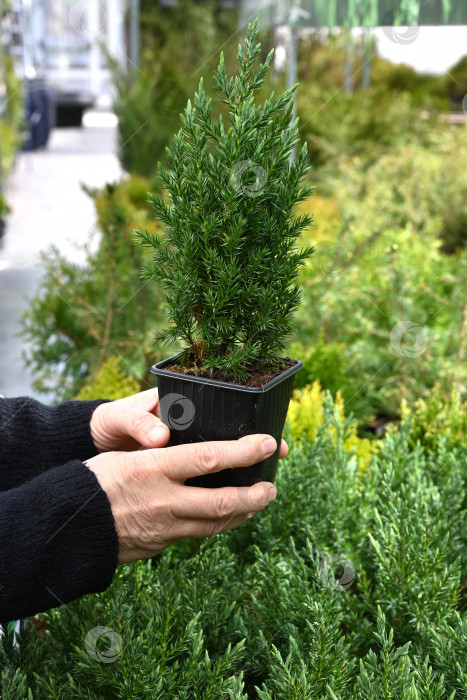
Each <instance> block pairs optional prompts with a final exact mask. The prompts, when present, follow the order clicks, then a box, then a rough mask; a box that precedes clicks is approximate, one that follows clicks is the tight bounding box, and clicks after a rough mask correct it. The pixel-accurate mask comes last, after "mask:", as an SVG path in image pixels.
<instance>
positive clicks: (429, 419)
mask: <svg viewBox="0 0 467 700" xmlns="http://www.w3.org/2000/svg"><path fill="white" fill-rule="evenodd" d="M409 416H410V417H411V420H412V435H413V440H414V441H416V440H420V442H421V443H422V444H424V445H429V446H430V447H433V446H434V445H436V444H437V442H438V441H439V440H443V439H445V438H446V437H447V438H448V439H449V441H453V442H455V443H457V444H462V443H465V436H466V435H467V405H466V404H465V402H464V403H463V402H462V401H461V398H460V391H459V390H457V389H456V388H455V387H453V388H452V389H451V393H450V394H449V395H447V396H446V394H445V393H444V392H442V391H441V389H440V387H439V386H438V385H436V386H435V387H434V388H433V390H432V391H431V392H430V394H429V395H428V396H427V397H426V399H419V400H418V401H416V402H415V404H414V405H413V406H412V407H410V408H409V406H408V404H407V401H404V402H403V404H402V418H403V419H406V418H408V417H409Z"/></svg>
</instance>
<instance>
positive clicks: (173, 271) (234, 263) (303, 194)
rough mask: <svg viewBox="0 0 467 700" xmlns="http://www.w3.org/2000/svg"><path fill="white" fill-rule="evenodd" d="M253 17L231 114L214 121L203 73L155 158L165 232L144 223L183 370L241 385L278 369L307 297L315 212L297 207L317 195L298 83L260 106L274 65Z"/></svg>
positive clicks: (225, 93) (218, 77) (223, 87)
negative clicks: (307, 233)
mask: <svg viewBox="0 0 467 700" xmlns="http://www.w3.org/2000/svg"><path fill="white" fill-rule="evenodd" d="M257 35H258V28H257V21H256V22H255V23H254V24H253V25H250V26H249V27H248V33H247V36H246V41H245V47H244V48H242V46H241V45H239V48H238V71H237V75H236V76H235V77H228V76H227V74H226V70H225V67H224V57H223V55H222V54H221V57H220V62H219V66H218V69H217V72H216V73H215V76H214V78H215V86H216V92H217V93H218V94H219V95H220V97H221V99H222V102H223V103H224V104H225V105H226V108H227V114H228V117H227V119H224V118H223V117H222V114H219V116H218V117H217V119H214V118H213V115H212V105H211V100H210V99H208V98H207V96H206V93H205V90H204V86H203V80H202V79H201V81H200V83H199V88H198V91H197V92H196V94H195V97H194V101H193V103H192V102H191V101H189V102H188V104H187V107H186V109H185V112H184V114H183V115H181V129H180V131H179V132H178V133H177V134H176V136H175V138H174V144H173V146H172V147H170V148H169V147H168V148H167V155H168V167H167V169H165V168H162V167H161V166H160V165H159V171H160V176H161V179H162V182H163V184H164V186H165V188H166V191H167V195H168V201H166V200H165V199H163V198H162V197H160V196H156V195H150V199H151V202H152V204H153V206H154V210H155V213H156V218H158V219H159V220H160V221H162V222H163V223H164V224H165V233H164V234H163V235H162V236H158V235H152V234H149V233H148V232H147V231H144V230H139V231H137V232H136V236H137V238H138V239H139V242H141V243H143V244H144V245H147V246H149V247H151V248H152V249H153V252H154V256H153V264H152V265H151V266H150V267H149V268H148V269H146V270H145V271H144V275H145V276H146V277H150V278H151V279H154V280H156V281H157V282H158V283H159V284H160V285H161V288H162V290H163V293H164V295H165V304H166V308H167V310H168V317H169V320H170V322H171V326H169V327H168V328H167V329H164V330H163V331H162V332H160V333H159V334H158V335H157V336H156V338H155V340H156V342H159V343H171V342H174V341H177V340H181V341H183V342H184V343H185V345H186V348H185V350H184V351H183V352H182V353H181V355H180V358H179V365H180V367H181V368H183V367H184V366H185V368H186V370H187V371H190V372H193V374H197V375H198V376H203V375H204V376H210V377H218V378H228V377H231V378H233V379H234V380H236V381H238V380H242V381H245V380H247V379H248V377H249V375H251V374H252V373H254V372H255V371H257V370H259V369H264V368H265V367H268V368H271V369H274V366H276V372H277V367H279V366H282V365H281V363H280V361H279V356H280V351H281V350H282V349H283V348H284V345H285V342H286V340H287V338H288V337H289V336H290V335H291V333H292V332H293V329H294V324H293V318H292V317H293V314H294V312H295V310H296V309H297V307H298V305H299V303H300V290H299V288H298V286H297V283H296V279H297V274H298V271H299V267H300V265H301V264H302V263H303V261H304V260H305V259H306V258H307V257H308V256H310V255H311V253H312V251H313V249H312V248H309V247H308V248H305V249H302V250H299V249H297V246H296V242H297V238H298V237H299V236H300V234H301V232H302V231H303V230H304V229H305V228H306V227H308V226H309V225H310V224H311V223H312V217H311V216H310V215H305V216H297V214H296V211H297V205H298V204H299V203H300V202H301V201H302V200H304V199H306V198H307V197H308V196H309V195H310V194H311V192H312V188H311V187H309V186H302V181H303V179H304V177H305V175H306V173H307V171H308V170H309V165H308V161H307V149H306V144H304V145H303V148H302V149H301V151H300V153H299V155H298V157H297V159H296V161H295V162H294V163H292V164H290V162H289V161H290V154H291V152H292V150H293V149H294V147H295V146H296V144H297V143H298V140H299V139H298V126H297V122H298V120H296V121H294V122H292V98H293V95H294V92H295V90H296V88H297V86H296V85H295V86H294V87H292V88H291V89H290V90H287V91H286V92H284V93H283V94H282V95H281V96H279V97H277V98H276V97H275V96H274V93H272V94H271V96H270V97H269V98H268V99H267V100H266V101H265V102H264V104H262V105H256V103H255V92H256V91H257V90H258V89H259V88H260V87H261V85H262V84H263V82H264V79H265V76H266V74H267V72H268V69H269V66H270V63H271V60H272V56H273V51H271V52H270V53H269V55H268V56H267V58H266V60H265V61H264V63H260V62H259V61H258V57H259V55H260V52H261V46H260V44H258V43H256V40H257Z"/></svg>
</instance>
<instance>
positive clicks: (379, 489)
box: [2, 399, 467, 700]
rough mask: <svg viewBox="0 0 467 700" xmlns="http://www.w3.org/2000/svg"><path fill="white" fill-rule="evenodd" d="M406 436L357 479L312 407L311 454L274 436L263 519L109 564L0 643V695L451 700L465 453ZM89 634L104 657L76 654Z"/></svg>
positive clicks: (465, 677) (462, 619) (457, 658)
mask: <svg viewBox="0 0 467 700" xmlns="http://www.w3.org/2000/svg"><path fill="white" fill-rule="evenodd" d="M412 438H413V436H412V434H411V428H410V424H409V423H405V424H403V426H402V429H401V432H400V433H396V434H394V435H391V436H389V437H387V438H386V439H385V440H383V441H380V442H379V448H380V449H379V451H378V453H377V454H376V455H374V456H373V458H372V461H371V465H370V468H368V469H365V470H363V471H360V472H358V467H357V464H356V461H355V458H354V456H353V455H352V454H350V453H349V452H348V451H347V450H346V449H345V429H344V424H343V423H342V421H341V420H340V419H339V417H338V415H336V412H335V408H334V406H333V405H332V402H330V401H329V399H327V400H326V402H325V405H324V422H323V425H322V429H320V430H318V432H317V437H316V439H315V440H314V441H312V442H309V441H306V440H302V441H301V443H300V444H297V443H295V442H294V441H293V440H292V438H291V436H290V435H289V436H288V439H289V442H290V444H291V448H292V449H291V451H290V455H289V456H288V457H287V458H286V459H285V460H284V461H282V462H281V465H280V467H279V472H278V479H277V486H278V497H277V500H276V501H275V502H274V504H272V505H271V506H269V507H268V508H267V509H266V510H265V511H263V512H261V513H258V514H257V515H255V516H254V518H252V519H251V520H248V521H247V523H245V525H243V526H242V527H241V528H239V529H237V530H234V531H230V532H227V533H224V534H222V535H220V536H217V537H215V538H213V539H211V540H206V541H204V542H203V543H201V544H199V542H198V541H197V540H193V541H191V540H185V541H182V542H181V543H179V544H178V545H176V546H173V547H171V548H169V549H168V550H166V551H165V552H164V553H162V554H161V555H160V556H158V557H156V558H154V559H153V560H152V561H151V560H150V561H147V562H138V563H136V564H133V565H125V566H121V567H120V568H119V570H118V572H117V574H116V576H115V579H114V582H113V584H112V586H111V587H110V588H109V589H108V590H107V591H106V592H105V593H103V594H100V595H91V596H87V597H85V598H83V599H81V600H79V601H76V602H74V603H72V604H70V605H67V606H64V607H61V608H58V609H56V610H52V611H50V612H48V613H45V614H43V615H41V616H40V618H37V620H36V622H37V623H38V622H39V620H42V624H43V622H44V621H45V622H46V625H47V629H46V635H45V636H44V635H42V637H41V636H40V635H39V633H38V632H37V631H36V629H35V628H33V629H31V631H30V633H29V643H27V637H28V635H27V634H25V635H23V640H22V642H21V643H20V649H19V651H15V649H14V647H13V645H12V643H11V641H12V637H11V633H10V634H9V635H7V637H6V639H5V640H4V641H3V645H2V648H3V651H2V653H3V666H4V671H3V676H2V683H3V690H2V697H3V698H8V700H10V699H11V700H13V698H14V700H19V699H21V698H26V697H27V688H28V687H29V688H30V692H31V693H32V697H34V699H35V700H36V699H37V700H41V699H42V698H44V700H45V698H47V699H49V698H51V697H56V698H75V697H87V698H91V699H94V700H97V699H99V700H102V699H103V698H106V699H108V700H110V699H112V700H115V699H116V698H120V699H122V698H128V699H130V698H131V699H133V698H142V699H144V698H148V699H149V698H151V700H153V699H157V698H160V700H165V699H166V698H169V697H180V698H182V697H185V698H195V697H196V698H198V697H199V698H213V700H220V699H221V698H236V699H238V700H240V699H242V700H248V698H262V699H267V700H292V699H294V700H296V699H297V698H299V699H303V700H305V698H306V699H308V698H330V699H331V698H334V699H335V698H339V699H340V700H353V699H354V698H357V697H367V698H394V699H397V700H399V699H400V698H417V699H423V700H426V699H430V700H433V699H434V698H438V699H441V698H443V699H444V698H446V699H447V698H450V700H454V698H462V697H466V695H467V657H466V655H465V644H466V641H467V618H466V612H465V611H466V605H465V603H466V601H465V588H464V589H463V587H462V583H463V582H464V581H465V577H466V574H467V555H466V548H465V532H466V526H467V511H466V505H467V498H466V477H467V448H466V447H465V446H463V445H457V446H456V445H450V446H449V448H448V447H447V445H446V442H445V441H443V440H440V441H438V443H437V444H436V445H435V446H434V447H433V448H422V447H421V446H417V447H415V449H412V447H411V446H410V444H411V441H412ZM357 475H358V479H357ZM463 591H464V592H463ZM462 595H464V598H462ZM99 626H101V627H108V628H110V630H111V631H112V632H113V648H112V647H110V649H109V648H108V647H109V644H110V642H111V641H112V639H111V638H109V637H107V638H106V637H105V636H104V637H102V639H101V640H100V641H99V642H95V644H94V646H93V647H92V648H91V654H90V653H89V651H88V652H87V651H86V648H87V649H89V636H88V635H89V633H90V632H91V630H93V629H94V628H96V627H99ZM117 635H119V636H118V637H117ZM86 638H87V639H88V646H87V647H86V644H85V640H86ZM115 640H116V641H115ZM106 651H107V653H108V657H109V658H108V659H105V660H109V661H112V660H113V663H102V662H99V661H98V660H96V659H98V658H99V655H101V656H100V658H101V659H102V658H103V657H102V654H105V653H106ZM104 658H105V657H104Z"/></svg>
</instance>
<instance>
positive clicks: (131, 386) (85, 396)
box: [76, 357, 141, 401]
mask: <svg viewBox="0 0 467 700" xmlns="http://www.w3.org/2000/svg"><path fill="white" fill-rule="evenodd" d="M138 391H141V387H140V386H139V384H138V382H137V381H136V380H135V379H133V378H132V377H129V376H128V375H127V374H125V373H124V372H123V371H122V370H121V368H120V361H119V359H118V357H110V358H109V359H108V360H107V362H104V364H103V365H102V366H101V367H100V368H99V370H98V371H97V372H96V374H95V375H94V377H93V378H92V379H90V380H89V382H88V383H87V384H85V385H84V386H83V388H82V389H81V391H80V392H79V394H78V396H77V397H76V398H77V399H80V400H82V401H89V400H92V399H112V400H113V401H115V400H117V399H122V398H124V397H125V396H131V395H132V394H136V393H138Z"/></svg>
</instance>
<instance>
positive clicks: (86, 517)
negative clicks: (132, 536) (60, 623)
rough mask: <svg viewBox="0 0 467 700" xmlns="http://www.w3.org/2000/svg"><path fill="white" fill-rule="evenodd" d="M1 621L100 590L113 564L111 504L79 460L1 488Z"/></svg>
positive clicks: (115, 559)
mask: <svg viewBox="0 0 467 700" xmlns="http://www.w3.org/2000/svg"><path fill="white" fill-rule="evenodd" d="M0 551H1V552H2V557H1V558H0V623H1V622H6V621H9V620H13V619H16V618H20V617H26V616H29V615H34V614H36V613H38V612H41V611H44V610H48V609H49V608H53V607H56V606H58V605H61V604H64V603H68V602H69V601H71V600H74V599H75V598H79V597H81V596H83V595H85V594H87V593H97V592H100V591H103V590H105V589H106V588H107V587H108V586H109V585H110V584H111V582H112V578H113V575H114V573H115V570H116V567H117V564H118V537H117V533H116V530H115V525H114V520H113V516H112V510H111V507H110V502H109V500H108V498H107V495H106V493H105V492H104V490H103V489H102V488H101V486H100V484H99V482H98V480H97V477H96V476H95V474H94V472H92V471H91V470H90V469H89V468H88V467H87V466H86V465H85V464H83V463H82V462H80V461H78V460H74V461H72V462H68V463H67V464H65V465H63V466H61V467H58V468H54V469H50V470H48V471H47V472H45V473H43V474H41V475H40V476H37V477H36V478H34V479H32V480H31V481H29V482H28V483H26V484H24V485H22V486H20V487H18V488H15V489H11V490H9V491H7V492H5V493H0Z"/></svg>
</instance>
